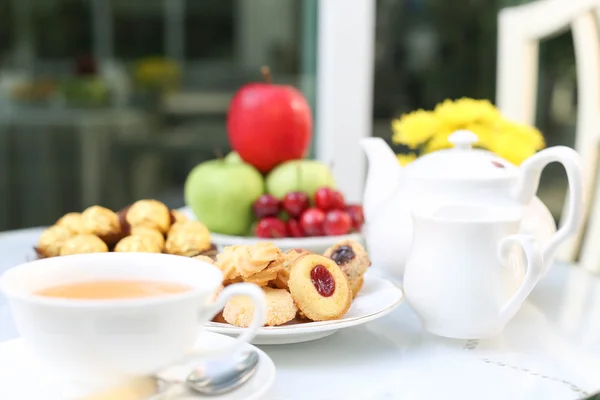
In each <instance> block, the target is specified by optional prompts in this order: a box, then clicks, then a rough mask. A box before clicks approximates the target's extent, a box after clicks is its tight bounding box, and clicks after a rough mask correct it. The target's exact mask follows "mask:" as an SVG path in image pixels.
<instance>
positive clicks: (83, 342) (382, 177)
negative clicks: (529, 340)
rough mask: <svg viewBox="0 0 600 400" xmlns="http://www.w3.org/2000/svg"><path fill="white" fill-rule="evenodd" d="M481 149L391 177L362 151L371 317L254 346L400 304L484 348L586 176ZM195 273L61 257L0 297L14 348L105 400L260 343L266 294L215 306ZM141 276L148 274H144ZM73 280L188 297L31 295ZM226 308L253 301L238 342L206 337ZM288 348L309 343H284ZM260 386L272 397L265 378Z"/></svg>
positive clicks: (380, 148)
mask: <svg viewBox="0 0 600 400" xmlns="http://www.w3.org/2000/svg"><path fill="white" fill-rule="evenodd" d="M477 140H478V138H477V136H476V135H475V134H474V133H472V132H469V131H464V130H461V131H457V132H455V133H453V134H452V135H451V136H450V138H449V141H450V142H451V143H452V144H453V147H452V148H449V149H445V150H440V151H437V152H434V153H431V154H428V155H425V156H423V157H421V158H419V159H417V160H416V161H414V162H413V163H411V164H409V165H408V166H406V167H400V165H399V164H398V161H397V158H396V155H395V154H394V152H393V151H392V150H391V149H390V148H389V147H388V146H387V144H386V143H385V141H383V140H382V139H380V138H366V139H363V140H362V142H361V145H362V147H363V149H364V151H365V153H366V155H367V158H368V161H369V171H368V175H367V182H366V189H365V194H364V201H363V205H364V211H365V219H366V224H365V227H364V231H363V232H364V241H365V243H366V246H367V248H368V251H369V255H370V258H371V260H372V265H373V268H372V269H373V272H372V273H371V274H378V275H381V276H382V277H384V278H386V279H384V280H383V281H381V278H377V277H375V276H374V275H371V277H370V278H369V279H370V281H371V282H376V283H378V284H379V285H380V286H376V285H375V286H373V287H383V288H385V290H376V291H374V294H373V297H372V298H371V300H370V301H371V303H373V304H371V306H373V305H374V303H380V304H379V305H375V306H376V307H375V308H372V309H371V308H368V307H367V308H365V310H367V309H368V310H370V311H368V312H367V313H366V314H365V315H358V316H356V317H351V318H347V319H346V320H345V321H344V320H340V321H335V322H331V323H328V322H323V323H320V322H315V323H314V327H313V326H308V327H306V326H305V327H302V326H300V327H295V326H293V325H292V326H281V327H274V329H270V330H268V331H266V330H263V331H262V342H260V341H259V343H261V344H265V343H266V344H283V343H294V342H299V341H306V340H314V339H317V338H321V337H324V336H327V335H328V334H331V333H333V332H335V331H336V330H339V329H341V328H343V327H346V326H348V327H349V326H354V325H357V324H358V323H364V322H367V321H370V320H372V319H374V318H379V317H382V316H384V315H386V314H387V313H389V312H390V311H392V310H393V309H394V308H395V307H396V306H397V305H398V304H399V303H400V302H401V301H402V300H403V298H404V296H405V297H406V300H407V302H408V303H409V305H410V306H411V308H412V309H413V311H414V312H415V314H416V315H417V316H418V317H419V319H420V320H421V322H422V326H423V329H424V330H425V331H428V332H430V333H432V334H434V335H437V336H441V337H446V338H452V339H480V338H487V337H491V336H494V335H498V334H500V333H501V332H502V331H503V329H504V327H505V325H506V324H507V323H508V322H509V321H510V320H511V319H512V318H513V317H514V316H515V314H516V313H517V312H518V311H519V309H520V308H521V305H522V304H523V302H524V301H525V300H526V298H527V297H528V295H529V294H530V293H531V291H532V290H533V289H534V287H535V286H536V284H537V283H538V282H539V280H540V279H541V278H542V277H543V276H544V274H545V273H546V272H547V271H548V269H549V268H550V266H551V264H552V260H553V259H554V257H555V252H556V250H557V249H558V247H559V246H560V245H561V244H562V243H564V241H565V240H566V239H568V238H569V236H571V235H573V234H575V233H576V232H577V230H578V229H579V228H580V226H581V225H582V222H583V193H582V192H583V185H582V170H581V163H580V157H579V155H578V154H577V153H576V152H575V151H574V150H572V149H570V148H567V147H562V146H558V147H551V148H548V149H546V150H543V151H540V152H538V153H537V154H535V155H534V156H532V157H530V158H529V159H527V160H526V161H525V162H524V163H523V164H522V165H521V166H520V167H516V166H514V165H513V164H511V163H510V162H508V161H506V160H504V159H502V158H499V157H498V156H496V155H494V154H493V153H491V152H488V151H484V150H480V149H476V148H473V145H474V144H475V143H476V142H477ZM552 162H559V163H561V164H562V165H563V166H564V168H565V170H566V174H567V178H568V183H569V190H568V193H569V198H568V205H569V207H568V211H567V214H566V215H565V217H564V223H563V224H562V226H561V227H560V228H559V229H557V228H556V225H555V223H554V219H553V218H552V215H551V214H550V211H549V210H548V209H547V208H546V206H545V205H544V204H543V203H542V202H541V201H540V200H539V199H538V198H537V197H536V192H537V188H538V184H539V179H540V175H541V172H542V170H543V169H544V168H545V167H546V165H548V164H549V163H552ZM174 260H177V261H176V262H174ZM197 263H198V261H197V260H193V259H188V258H184V257H176V256H171V255H160V254H141V253H104V254H83V255H73V256H65V257H59V258H54V259H53V258H50V259H44V260H38V261H34V262H30V263H26V264H23V265H21V266H18V267H15V268H13V269H12V270H9V271H8V272H7V273H5V274H4V275H3V276H2V278H1V279H0V289H1V290H2V291H3V292H4V293H5V295H6V296H7V298H8V299H9V303H10V306H11V309H12V312H13V316H14V319H15V321H16V323H17V326H18V327H19V331H20V333H21V335H22V336H23V337H24V338H25V339H26V340H27V342H28V343H29V344H30V345H31V347H32V348H33V349H34V351H35V353H36V354H37V355H39V356H40V357H41V358H43V359H45V360H48V361H50V362H51V364H52V365H54V366H56V367H57V368H60V369H63V370H65V371H68V373H69V375H70V376H72V377H77V378H78V379H80V380H81V381H82V382H94V383H95V384H96V385H97V386H98V388H103V387H108V386H110V385H116V384H117V383H118V382H120V381H122V380H123V377H124V376H140V375H148V374H153V373H155V371H156V370H157V369H160V368H161V367H164V366H166V365H170V364H173V363H182V362H190V361H191V360H193V359H197V358H198V357H209V356H215V355H223V354H233V353H236V352H239V351H240V350H246V351H248V350H249V349H250V350H251V347H252V348H254V347H253V346H251V345H250V344H249V343H256V342H254V339H255V338H256V337H257V335H258V338H259V339H261V328H262V325H263V321H264V319H265V315H266V314H265V313H266V311H265V310H266V302H265V298H264V296H263V295H262V291H261V290H260V289H259V288H258V287H253V285H252V284H248V283H236V284H233V285H231V286H228V287H226V288H225V289H224V290H223V291H221V292H220V294H219V295H218V297H216V301H215V299H212V300H211V296H212V295H213V294H214V293H215V292H217V291H218V289H219V285H220V282H221V279H222V276H221V275H220V274H221V273H220V271H219V270H218V269H216V268H213V266H211V265H210V264H208V263H206V268H198V264H197ZM82 264H85V268H84V269H82V268H80V267H81V265H82ZM142 265H143V266H145V267H148V266H152V268H143V269H142V268H140V266H142ZM148 271H151V272H148ZM77 274H85V275H86V276H92V277H93V278H95V279H99V278H115V277H117V278H123V279H132V278H134V279H136V278H140V279H156V280H161V279H166V278H167V277H168V279H171V280H172V279H176V280H179V281H180V282H181V283H185V284H188V285H190V286H191V290H190V291H187V292H183V293H178V294H174V295H172V296H168V297H156V298H149V299H139V301H138V300H133V301H130V302H128V303H127V304H125V303H123V302H119V301H118V300H115V301H114V302H113V303H110V302H109V303H108V305H106V304H107V303H103V304H104V305H103V306H99V305H98V304H95V303H94V302H93V301H89V302H85V301H78V302H77V303H76V304H73V303H71V302H69V300H65V299H43V300H40V299H39V298H37V297H36V296H33V295H32V293H34V292H35V291H36V290H38V289H39V288H40V287H41V286H42V285H47V284H48V282H55V283H56V284H60V283H61V282H62V281H64V280H65V279H66V277H70V278H72V277H73V276H74V275H77ZM377 279H380V281H377ZM388 279H389V280H388ZM392 282H394V283H392ZM366 285H367V287H369V286H368V283H366ZM400 288H402V290H400ZM382 293H385V294H386V296H387V297H385V296H384V297H381V296H382ZM398 293H400V294H399V295H398ZM235 295H244V296H247V297H249V298H250V299H251V300H252V302H253V304H254V310H255V312H254V318H253V321H252V323H251V324H250V326H249V327H248V328H231V329H230V330H229V331H223V332H218V333H224V334H226V335H228V336H235V335H238V336H237V337H236V338H235V339H232V338H229V337H227V336H223V335H218V334H217V333H210V332H211V329H214V327H212V328H211V323H210V322H208V321H210V320H211V319H212V317H213V316H214V315H215V314H216V313H217V312H218V311H219V310H220V309H222V308H223V305H224V304H225V302H226V301H227V299H229V298H230V297H232V296H235ZM382 298H385V299H386V300H385V301H386V302H387V303H386V304H387V305H386V306H385V307H383V308H381V307H379V306H380V305H381V301H379V300H378V299H382ZM366 305H368V304H367V303H365V306H366ZM377 307H379V308H381V309H379V308H377ZM359 311H360V312H362V311H364V310H359ZM363 314H364V313H363ZM308 325H310V324H308ZM302 329H304V331H300V330H302ZM307 329H308V330H307ZM212 332H216V331H214V330H212ZM199 335H200V337H205V338H208V339H206V341H204V342H203V344H202V345H201V346H200V347H198V346H195V345H194V343H195V342H196V341H197V340H198V337H199ZM203 335H204V336H203ZM210 335H214V336H215V337H213V338H212V339H210ZM286 335H292V336H293V335H296V336H298V335H300V336H302V335H307V337H310V338H309V339H306V340H304V339H302V337H296V336H294V337H293V339H289V338H288V339H287V340H286V339H285V337H286ZM219 337H221V338H225V339H227V340H221V339H219ZM209 339H210V340H209ZM211 340H212V342H211ZM158 343H160V345H157V344H158ZM207 343H209V344H207ZM189 348H195V349H196V350H194V351H192V352H190V351H189V350H188V349H189ZM254 349H256V348H254ZM256 351H258V352H260V354H261V357H262V358H261V362H262V363H263V364H264V365H266V366H267V367H269V366H270V365H272V361H270V359H268V356H267V355H266V354H264V353H263V352H262V351H261V350H259V349H256ZM269 363H271V364H269ZM264 368H266V367H264V366H263V369H264ZM267 369H268V368H267ZM263 373H264V374H266V375H265V376H266V377H265V378H264V379H265V380H270V382H271V383H272V380H273V379H274V367H273V369H272V371H271V370H270V369H269V370H268V371H267V372H264V371H263ZM261 390H262V389H261ZM257 393H258V391H257ZM248 398H254V397H251V396H250V397H248Z"/></svg>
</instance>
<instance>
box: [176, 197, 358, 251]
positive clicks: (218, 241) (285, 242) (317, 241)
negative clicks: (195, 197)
mask: <svg viewBox="0 0 600 400" xmlns="http://www.w3.org/2000/svg"><path fill="white" fill-rule="evenodd" d="M178 211H181V212H182V213H183V214H185V215H186V216H187V217H188V218H189V219H192V220H195V219H197V218H196V216H195V215H194V213H193V212H192V210H191V209H190V208H189V207H182V208H180V209H179V210H178ZM210 239H211V241H212V242H213V243H214V244H215V246H217V248H219V249H221V248H223V247H225V246H233V245H252V244H256V243H258V242H261V241H262V242H264V241H265V240H268V241H269V242H272V243H273V244H275V246H277V247H279V248H280V249H281V250H283V251H287V250H291V249H305V250H308V251H312V252H313V253H318V254H322V253H324V252H325V250H327V249H328V248H329V247H331V246H333V245H334V244H336V243H337V242H340V241H342V240H354V241H357V242H359V243H362V241H363V237H362V235H361V234H360V233H352V234H350V235H342V236H315V237H306V238H281V239H261V238H259V237H255V236H232V235H222V234H220V233H214V232H211V234H210Z"/></svg>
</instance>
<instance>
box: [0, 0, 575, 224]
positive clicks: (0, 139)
mask: <svg viewBox="0 0 600 400" xmlns="http://www.w3.org/2000/svg"><path fill="white" fill-rule="evenodd" d="M319 1H326V0H0V230H6V229H17V228H23V227H29V226H39V225H49V224H52V223H54V222H55V220H56V219H57V218H58V217H60V216H61V215H62V214H64V213H66V212H69V211H74V210H81V209H83V208H85V207H87V206H89V205H92V204H102V205H104V206H106V207H110V208H114V209H119V208H121V207H122V206H125V205H126V204H128V203H130V202H132V201H134V200H137V199H140V198H145V197H153V198H157V199H159V200H162V201H164V202H165V203H167V204H168V205H169V206H170V207H172V208H176V207H181V206H183V203H184V200H183V192H182V187H183V182H184V180H185V178H186V175H187V173H188V171H189V170H190V169H191V168H192V167H193V166H194V165H195V164H197V163H198V162H201V161H203V160H207V159H210V158H214V156H215V152H221V153H225V152H226V151H228V150H229V149H228V148H227V146H228V144H227V137H226V128H225V117H226V113H227V108H228V104H229V101H230V99H231V97H232V95H233V94H234V93H235V91H236V90H237V89H238V88H239V87H240V86H241V85H243V84H245V83H247V82H249V81H252V80H261V76H260V73H259V68H260V66H262V65H265V64H266V65H269V66H270V68H271V71H272V73H273V76H274V78H275V80H276V81H277V83H288V84H291V85H294V86H296V87H298V88H299V89H301V90H302V91H303V92H304V94H305V95H306V97H307V98H308V100H309V103H310V104H311V106H312V107H313V110H314V109H315V107H316V101H317V96H316V92H317V84H318V81H317V76H316V75H317V61H318V60H317V58H318V54H319V53H318V48H317V47H318V46H317V45H318V42H319V40H318V38H319V31H318V30H319V29H318V21H319V4H318V2H319ZM373 1H375V0H373ZM524 2H526V1H517V0H452V1H447V0H377V1H376V31H375V48H374V54H375V56H374V77H373V81H374V83H373V85H374V92H373V106H372V133H373V135H375V136H380V137H383V138H385V139H386V140H388V141H389V139H390V137H391V129H390V121H391V119H392V118H394V117H398V116H399V115H400V114H402V113H403V112H408V111H412V110H414V109H417V108H426V109H430V108H432V107H434V106H435V104H436V103H438V102H440V101H442V100H444V99H445V98H459V97H463V96H468V97H473V98H487V99H490V100H493V99H494V98H495V84H496V70H495V69H496V40H497V37H496V25H497V13H498V10H499V9H500V8H502V7H506V6H510V5H516V4H519V3H524ZM540 53H541V59H540V82H539V83H540V84H539V94H538V111H537V126H538V128H540V129H541V130H542V132H543V133H544V135H545V137H546V140H547V143H548V145H555V144H565V145H569V146H572V145H573V140H574V131H575V130H574V127H575V114H576V104H575V97H576V93H575V84H576V81H575V67H574V53H573V45H572V39H571V34H570V32H567V33H565V34H563V35H560V36H556V37H554V38H552V39H551V40H547V41H544V42H543V43H542V45H541V49H540ZM315 119H316V120H317V121H318V119H319V115H318V113H316V115H315ZM316 126H318V124H316ZM321 134H322V133H321V132H319V131H318V130H317V131H316V132H315V135H316V139H318V136H319V135H321ZM317 141H318V140H317ZM540 197H541V198H542V200H543V201H544V202H545V203H546V204H547V205H548V207H549V208H550V210H551V211H552V212H553V213H554V214H555V216H556V217H558V216H559V213H560V211H561V209H562V201H563V199H564V178H563V173H562V171H561V170H560V168H558V169H553V168H551V172H550V173H546V174H544V177H543V182H542V187H541V195H540Z"/></svg>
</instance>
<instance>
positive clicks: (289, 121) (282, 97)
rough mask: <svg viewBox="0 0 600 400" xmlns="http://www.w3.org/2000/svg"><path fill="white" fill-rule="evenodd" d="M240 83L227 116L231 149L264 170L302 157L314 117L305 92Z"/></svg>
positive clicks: (306, 147)
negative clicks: (242, 84) (240, 85)
mask: <svg viewBox="0 0 600 400" xmlns="http://www.w3.org/2000/svg"><path fill="white" fill-rule="evenodd" d="M263 74H264V75H265V80H266V83H250V84H247V85H244V86H242V87H241V88H240V89H239V90H238V91H237V93H236V94H235V95H234V97H233V100H231V104H230V105H229V112H228V115H227V135H228V137H229V143H230V145H231V148H232V149H233V150H234V151H236V152H237V153H238V154H239V155H240V157H241V158H242V159H243V160H244V161H245V162H247V163H249V164H252V165H253V166H254V167H256V168H257V169H258V170H259V171H261V172H263V173H267V172H269V171H270V170H271V169H273V168H274V167H275V166H277V165H278V164H281V163H282V162H284V161H289V160H295V159H301V158H303V157H304V156H305V155H306V153H307V151H308V147H309V145H310V140H311V137H312V129H313V119H312V113H311V110H310V107H309V106H308V102H307V101H306V98H305V97H304V95H303V94H302V93H301V92H300V91H299V90H298V89H296V88H294V87H292V86H287V85H275V84H272V83H271V78H270V73H269V70H268V68H263Z"/></svg>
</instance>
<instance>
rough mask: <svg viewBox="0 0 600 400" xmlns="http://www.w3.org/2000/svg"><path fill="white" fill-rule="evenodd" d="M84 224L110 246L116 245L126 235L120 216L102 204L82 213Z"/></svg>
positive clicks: (88, 231)
mask: <svg viewBox="0 0 600 400" xmlns="http://www.w3.org/2000/svg"><path fill="white" fill-rule="evenodd" d="M81 218H82V220H83V226H84V228H85V230H86V232H87V233H91V234H94V235H96V236H98V237H99V238H100V239H102V240H104V241H105V242H106V243H107V244H108V245H109V246H112V245H114V244H115V243H117V242H118V241H119V240H121V239H122V238H123V236H125V234H124V233H123V230H122V229H121V222H120V220H119V216H118V215H117V214H116V213H115V212H113V211H111V210H109V209H108V208H104V207H101V206H91V207H88V208H86V209H85V211H83V212H82V213H81Z"/></svg>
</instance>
